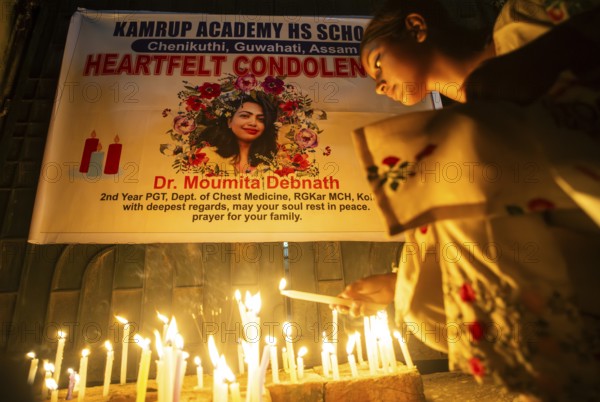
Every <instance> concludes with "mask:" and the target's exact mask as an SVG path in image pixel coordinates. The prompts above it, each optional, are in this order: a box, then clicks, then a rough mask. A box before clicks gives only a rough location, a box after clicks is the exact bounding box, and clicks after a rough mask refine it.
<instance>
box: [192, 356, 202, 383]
mask: <svg viewBox="0 0 600 402" xmlns="http://www.w3.org/2000/svg"><path fill="white" fill-rule="evenodd" d="M194 363H196V380H197V382H198V384H197V385H196V389H202V388H204V370H203V369H202V361H201V360H200V356H196V357H194Z"/></svg>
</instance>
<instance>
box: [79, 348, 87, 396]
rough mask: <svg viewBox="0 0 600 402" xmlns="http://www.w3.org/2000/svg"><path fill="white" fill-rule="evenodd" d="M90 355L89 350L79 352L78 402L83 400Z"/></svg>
mask: <svg viewBox="0 0 600 402" xmlns="http://www.w3.org/2000/svg"><path fill="white" fill-rule="evenodd" d="M89 354H90V351H89V349H83V350H82V351H81V359H80V360H79V394H78V395H77V400H78V401H83V399H84V398H85V388H86V385H87V366H88V356H89Z"/></svg>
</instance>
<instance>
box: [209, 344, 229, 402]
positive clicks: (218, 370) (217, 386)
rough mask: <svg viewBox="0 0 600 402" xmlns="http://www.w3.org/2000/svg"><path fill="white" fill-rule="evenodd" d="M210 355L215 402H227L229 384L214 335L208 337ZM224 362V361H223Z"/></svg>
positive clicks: (213, 398)
mask: <svg viewBox="0 0 600 402" xmlns="http://www.w3.org/2000/svg"><path fill="white" fill-rule="evenodd" d="M208 355H209V356H210V360H211V362H212V364H213V368H214V369H213V397H212V400H213V402H227V384H226V383H225V372H224V370H225V369H224V367H223V364H222V363H221V357H220V356H219V351H218V350H217V346H216V344H215V339H214V337H213V336H212V335H209V337H208ZM223 360H224V359H223Z"/></svg>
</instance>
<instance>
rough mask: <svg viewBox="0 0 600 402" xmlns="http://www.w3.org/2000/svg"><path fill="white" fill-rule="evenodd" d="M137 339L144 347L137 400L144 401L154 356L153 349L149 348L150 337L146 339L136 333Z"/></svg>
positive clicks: (137, 401) (138, 401) (139, 344)
mask: <svg viewBox="0 0 600 402" xmlns="http://www.w3.org/2000/svg"><path fill="white" fill-rule="evenodd" d="M134 339H135V341H136V342H137V344H138V346H140V347H141V348H142V356H141V357H140V367H139V370H138V376H137V383H136V388H137V393H136V398H135V400H136V402H144V401H145V400H146V388H147V385H148V372H149V371H150V358H151V356H152V351H151V350H150V348H149V345H150V339H144V338H142V337H141V336H140V335H138V334H136V335H135V336H134Z"/></svg>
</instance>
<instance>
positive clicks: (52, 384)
mask: <svg viewBox="0 0 600 402" xmlns="http://www.w3.org/2000/svg"><path fill="white" fill-rule="evenodd" d="M46 388H48V389H49V390H50V402H57V401H58V384H57V383H56V380H54V378H47V379H46Z"/></svg>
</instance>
